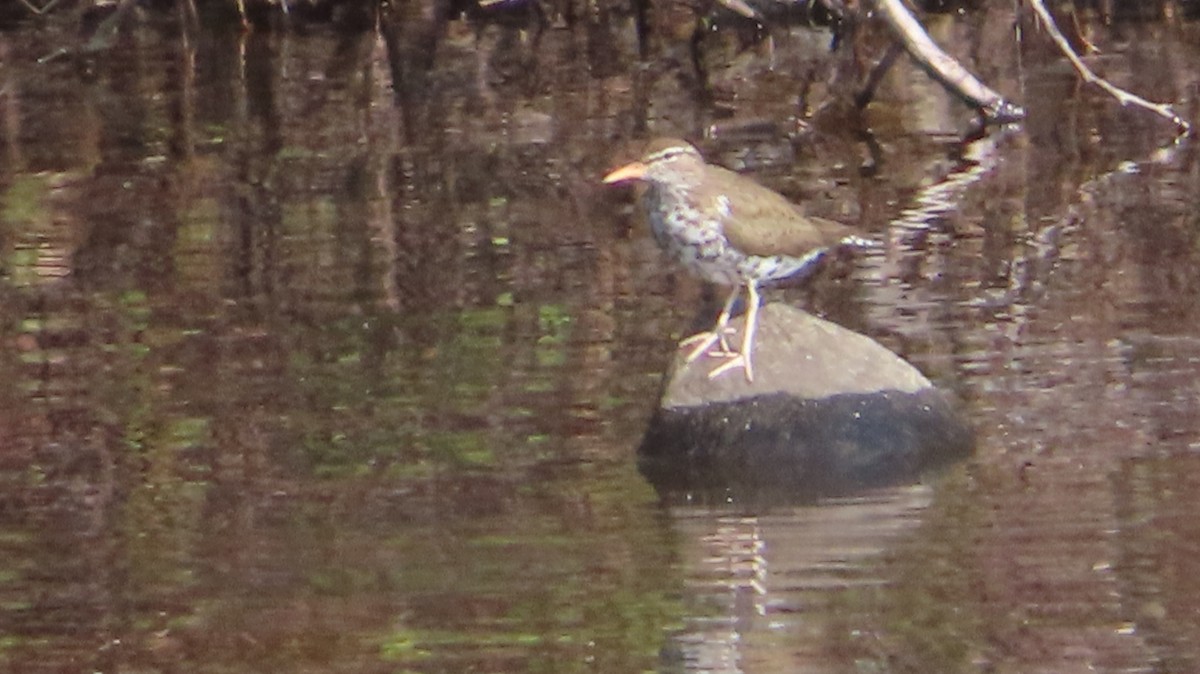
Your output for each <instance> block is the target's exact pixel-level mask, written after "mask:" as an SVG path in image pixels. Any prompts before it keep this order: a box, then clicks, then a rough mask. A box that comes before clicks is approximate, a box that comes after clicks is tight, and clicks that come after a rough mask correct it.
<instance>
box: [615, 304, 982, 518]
mask: <svg viewBox="0 0 1200 674" xmlns="http://www.w3.org/2000/svg"><path fill="white" fill-rule="evenodd" d="M732 324H733V325H734V326H735V327H736V328H738V330H739V331H740V329H741V319H735V321H734V322H733V323H732ZM718 362H719V361H717V360H715V359H709V358H707V357H705V358H701V359H699V360H697V361H696V362H693V363H691V364H687V365H685V364H683V362H682V351H681V353H680V355H679V356H678V357H677V359H676V362H675V364H674V365H673V367H672V370H671V372H670V373H669V374H668V380H667V384H666V388H665V390H664V393H663V396H662V400H661V403H660V407H659V409H658V411H657V413H656V414H655V416H654V418H653V420H652V421H651V424H650V427H649V429H648V430H647V432H646V435H645V437H644V438H643V441H642V445H641V447H640V448H639V464H640V467H641V469H642V472H643V474H645V475H646V477H647V478H648V479H649V480H650V481H651V482H652V483H653V484H654V485H655V486H656V487H657V488H658V489H659V490H660V492H662V493H663V494H664V495H666V496H670V497H680V496H684V497H686V498H688V499H689V500H691V501H693V502H694V501H695V500H696V499H698V498H699V499H702V500H708V499H715V500H720V501H726V500H728V499H730V498H737V499H743V500H745V499H753V500H760V499H762V498H768V499H770V500H778V499H779V498H784V499H786V500H788V501H790V502H795V501H806V500H811V499H814V498H818V497H820V496H825V495H834V494H845V493H848V492H852V491H855V490H858V489H861V488H864V487H868V486H876V485H883V484H900V483H904V482H911V481H914V480H916V479H919V478H920V476H921V475H922V474H923V473H925V472H926V471H929V470H932V469H934V468H936V467H938V466H942V465H945V464H947V463H950V462H952V461H954V460H956V459H959V458H962V457H965V456H967V455H968V454H970V452H971V449H972V435H971V432H970V430H969V429H968V428H967V426H966V424H965V423H964V422H963V420H962V419H961V417H960V416H959V415H958V414H957V412H956V411H955V410H954V409H953V407H952V406H951V405H950V402H949V401H948V399H947V398H946V396H945V395H943V394H942V393H941V392H940V391H938V390H937V389H936V388H934V386H933V385H932V384H931V383H930V382H929V380H928V379H926V378H925V377H924V376H923V375H922V374H921V373H920V372H919V371H918V370H917V369H916V368H914V367H913V366H912V365H910V364H909V363H907V362H906V361H904V360H903V359H902V358H900V357H899V356H897V355H896V354H894V353H892V352H891V351H889V350H888V349H886V348H884V347H883V346H881V345H880V344H879V343H877V342H875V341H874V340H872V339H870V338H869V337H866V336H864V335H860V334H858V333H856V332H853V331H851V330H847V329H846V328H843V327H840V326H838V325H836V324H834V323H830V322H828V321H825V320H822V319H820V318H817V317H815V316H812V315H811V314H808V313H805V312H803V311H800V310H798V309H795V308H792V307H789V306H787V305H784V304H769V305H766V306H764V307H763V308H762V311H761V312H760V314H759V332H758V339H757V340H756V343H755V351H754V381H753V382H747V381H746V378H745V377H744V376H743V373H742V372H741V370H733V371H730V372H727V373H725V374H723V375H721V376H720V377H717V378H716V379H709V378H708V372H709V371H710V370H711V369H712V367H714V366H715V365H716V364H717V363H718Z"/></svg>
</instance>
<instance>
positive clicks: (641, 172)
mask: <svg viewBox="0 0 1200 674" xmlns="http://www.w3.org/2000/svg"><path fill="white" fill-rule="evenodd" d="M645 175H646V165H645V164H643V163H642V162H640V161H635V162H633V163H632V164H626V165H624V166H622V167H621V168H619V169H617V170H615V171H613V172H612V173H609V174H608V175H606V176H604V183H605V184H607V185H614V184H616V183H624V182H629V181H630V180H641V179H642V177H643V176H645Z"/></svg>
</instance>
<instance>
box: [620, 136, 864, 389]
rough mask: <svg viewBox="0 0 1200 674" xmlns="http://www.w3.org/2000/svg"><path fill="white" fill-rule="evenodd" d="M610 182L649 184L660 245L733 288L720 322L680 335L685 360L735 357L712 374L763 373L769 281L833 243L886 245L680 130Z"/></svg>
mask: <svg viewBox="0 0 1200 674" xmlns="http://www.w3.org/2000/svg"><path fill="white" fill-rule="evenodd" d="M602 182H603V183H605V184H608V185H620V184H626V183H632V182H640V183H643V184H645V185H646V187H647V189H646V190H645V192H644V194H643V196H642V206H643V208H644V209H645V211H646V215H647V217H648V220H649V222H650V229H651V231H652V232H653V234H654V238H655V240H656V241H657V242H658V244H659V246H660V247H661V248H662V249H663V250H665V251H666V252H667V254H668V255H669V256H671V257H672V258H674V259H675V260H676V261H678V262H680V263H682V264H683V266H684V267H686V268H687V269H688V270H690V271H691V272H693V273H694V274H696V275H697V276H699V277H700V278H702V279H705V280H707V281H709V282H711V283H715V284H718V285H723V286H731V287H732V290H731V292H730V293H729V295H728V297H727V299H726V300H725V305H724V307H723V308H722V309H721V313H720V315H719V316H718V317H717V322H716V324H715V325H714V326H713V328H712V330H706V331H704V332H700V333H698V334H695V335H692V336H691V337H688V338H687V339H684V340H683V341H682V342H681V343H680V345H681V346H683V347H684V348H687V347H691V351H690V352H688V355H687V356H686V358H685V363H691V362H693V361H695V360H696V359H697V358H699V357H700V356H701V355H702V354H705V353H708V354H709V355H711V356H714V357H719V358H724V359H725V362H724V363H722V364H720V365H719V366H717V367H715V368H714V369H713V370H711V371H710V372H709V375H708V377H709V379H715V378H717V377H719V376H720V375H722V374H724V373H725V372H729V371H731V370H735V369H737V368H739V367H740V368H742V370H743V372H744V374H745V377H746V381H747V382H753V381H754V364H753V356H752V354H753V348H754V334H755V330H756V329H757V321H758V309H759V304H760V299H761V298H760V294H759V288H760V286H761V285H762V284H764V283H768V282H772V281H778V280H780V279H784V278H787V277H789V276H794V275H796V274H799V273H800V272H802V271H804V270H806V269H807V268H808V267H809V266H810V265H812V264H814V263H815V262H816V261H817V260H818V259H820V258H821V257H822V256H823V255H824V254H825V253H826V252H828V251H829V250H830V249H832V248H836V247H839V246H872V245H877V244H876V243H875V242H873V241H871V240H869V239H866V238H863V237H860V236H859V235H858V234H856V233H855V230H854V229H853V228H851V227H850V226H848V225H845V224H842V223H840V222H835V221H833V220H826V219H824V218H818V217H814V216H810V215H807V214H805V213H803V212H802V211H801V210H800V208H799V207H798V206H796V205H795V204H793V203H792V202H791V201H789V200H788V199H787V198H786V197H784V196H783V195H781V194H779V193H778V192H775V191H773V190H771V189H769V188H767V187H764V186H762V185H760V184H758V183H757V182H755V181H754V180H752V179H750V178H748V177H746V176H743V175H741V174H739V173H736V172H734V171H731V170H729V169H726V168H723V167H721V166H717V165H715V164H709V163H707V162H705V160H704V157H703V156H702V155H701V154H700V151H699V150H697V149H696V147H695V146H694V145H692V144H691V143H689V142H687V141H685V140H681V139H677V138H658V139H655V140H651V141H650V142H649V143H647V144H646V147H645V150H644V152H643V154H642V155H641V158H640V159H638V160H636V161H634V162H631V163H629V164H626V165H624V166H621V167H620V168H617V169H615V170H613V171H611V172H610V173H608V174H607V175H605V176H604V178H603V179H602ZM743 288H745V290H746V293H747V296H748V298H747V299H748V301H747V304H746V321H745V329H744V331H743V334H742V341H741V345H740V347H739V349H737V350H734V349H733V348H732V347H731V345H730V344H729V341H728V338H727V336H726V335H727V334H728V333H729V331H730V330H729V328H728V323H729V319H730V315H731V313H732V311H733V307H734V304H735V303H736V302H737V299H738V297H739V296H740V295H741V292H742V289H743ZM714 345H715V346H716V348H715V350H712V351H710V350H709V349H711V348H712V347H714Z"/></svg>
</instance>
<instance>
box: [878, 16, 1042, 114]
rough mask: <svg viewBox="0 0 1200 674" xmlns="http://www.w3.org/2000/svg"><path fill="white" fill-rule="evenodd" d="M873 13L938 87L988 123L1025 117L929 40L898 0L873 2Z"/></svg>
mask: <svg viewBox="0 0 1200 674" xmlns="http://www.w3.org/2000/svg"><path fill="white" fill-rule="evenodd" d="M875 10H876V11H877V12H878V14H879V16H880V17H882V18H883V20H884V21H885V22H886V23H887V24H888V26H889V27H891V29H892V31H893V32H895V34H896V35H897V37H899V38H900V42H901V44H903V45H904V49H905V51H907V52H908V53H909V55H910V56H912V57H913V59H914V60H916V62H917V63H918V64H920V66H921V67H922V68H924V69H925V71H926V72H927V73H929V75H930V76H931V77H933V78H934V79H935V80H937V81H938V82H940V83H941V84H942V86H944V87H946V88H947V89H949V90H950V91H951V92H952V93H954V94H955V95H956V96H958V97H959V98H961V99H963V100H964V101H966V102H967V103H968V104H969V105H971V106H973V107H975V108H977V109H978V110H979V111H980V112H981V114H983V116H984V117H985V120H986V121H987V122H990V123H1005V122H1010V121H1015V120H1018V119H1022V118H1024V117H1025V110H1024V109H1022V108H1021V106H1019V105H1015V104H1013V103H1010V102H1008V101H1006V100H1005V99H1004V97H1003V96H1001V95H1000V94H998V93H996V92H995V91H993V90H992V89H991V88H989V87H988V86H987V85H986V84H984V83H983V82H980V81H979V80H978V79H977V78H976V77H975V76H974V75H972V74H971V73H970V72H969V71H968V70H967V69H966V68H964V67H963V66H962V64H960V63H959V62H958V61H957V60H955V59H954V57H952V56H950V55H949V54H947V53H946V52H944V51H942V48H941V47H939V46H937V44H936V43H935V42H934V41H933V40H932V39H931V38H930V37H929V34H928V33H926V32H925V29H924V28H922V27H921V24H920V23H919V22H918V21H917V20H916V18H914V17H913V15H912V14H910V13H909V11H908V9H906V8H905V7H904V4H903V3H901V1H900V0H875Z"/></svg>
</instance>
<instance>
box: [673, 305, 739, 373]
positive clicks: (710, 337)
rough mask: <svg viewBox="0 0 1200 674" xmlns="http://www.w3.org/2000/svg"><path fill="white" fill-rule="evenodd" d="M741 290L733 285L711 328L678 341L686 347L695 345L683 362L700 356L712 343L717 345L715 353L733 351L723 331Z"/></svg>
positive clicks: (688, 361)
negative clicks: (715, 322)
mask: <svg viewBox="0 0 1200 674" xmlns="http://www.w3.org/2000/svg"><path fill="white" fill-rule="evenodd" d="M740 292H741V288H740V287H734V289H733V291H732V292H730V293H729V297H728V298H727V299H726V300H725V306H724V308H722V309H721V315H720V316H717V324H716V325H715V326H713V329H712V330H709V331H707V332H700V333H697V334H694V335H692V336H691V337H688V338H687V339H685V340H683V341H682V342H680V343H679V345H680V346H682V347H688V346H691V345H692V344H695V345H696V346H695V347H693V348H692V350H691V351H689V352H688V355H687V358H686V359H684V362H687V363H690V362H692V361H693V360H696V359H697V358H699V357H700V355H701V354H703V353H704V352H706V351H708V349H709V347H711V346H712V345H713V344H717V345H718V350H717V351H714V352H713V353H714V354H717V355H727V354H730V353H733V349H731V348H730V347H729V340H727V339H726V338H725V333H726V331H727V330H728V328H729V315H730V314H731V313H733V304H734V302H736V301H737V298H738V294H739V293H740Z"/></svg>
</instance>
